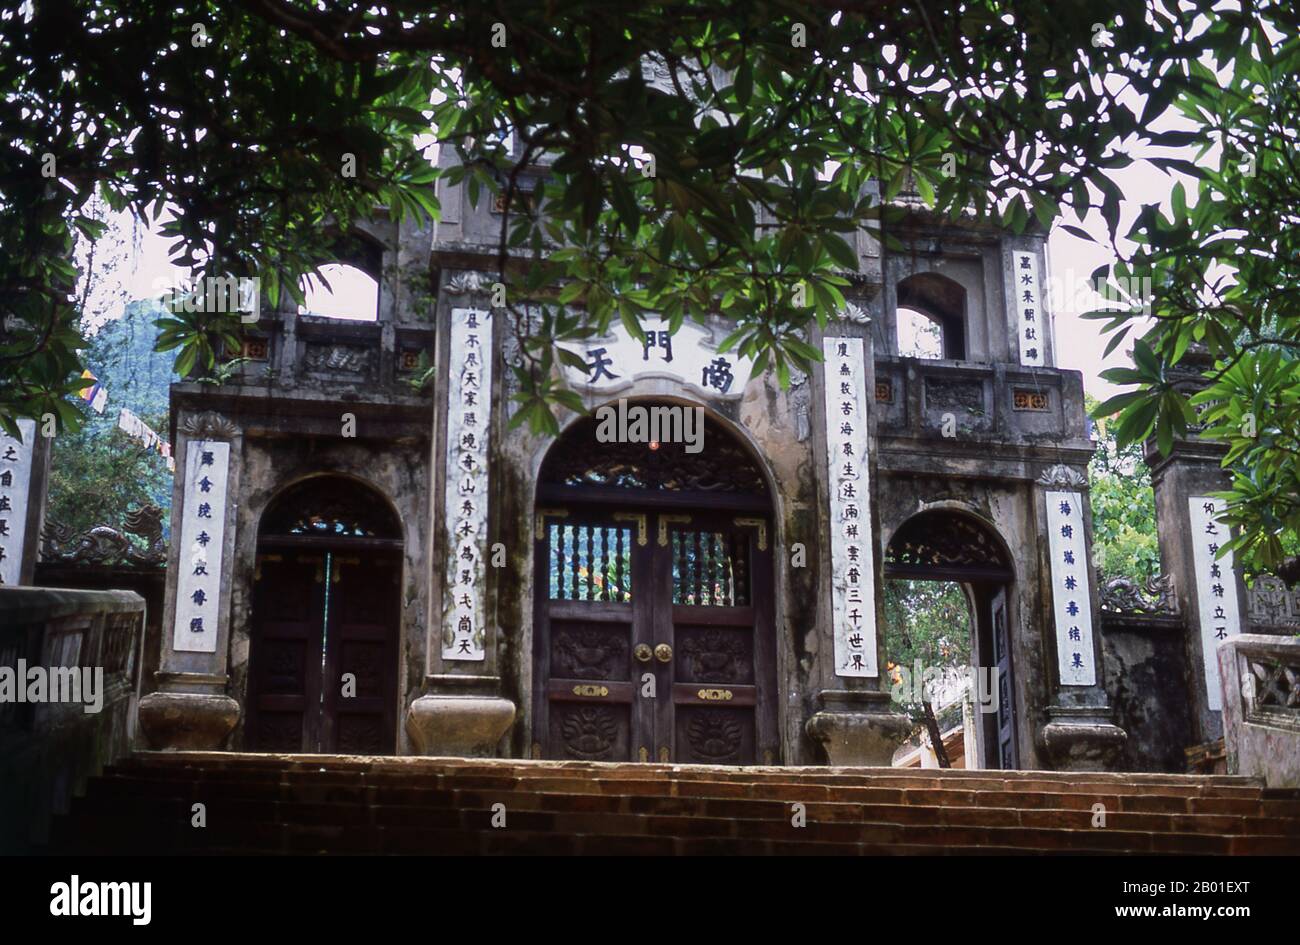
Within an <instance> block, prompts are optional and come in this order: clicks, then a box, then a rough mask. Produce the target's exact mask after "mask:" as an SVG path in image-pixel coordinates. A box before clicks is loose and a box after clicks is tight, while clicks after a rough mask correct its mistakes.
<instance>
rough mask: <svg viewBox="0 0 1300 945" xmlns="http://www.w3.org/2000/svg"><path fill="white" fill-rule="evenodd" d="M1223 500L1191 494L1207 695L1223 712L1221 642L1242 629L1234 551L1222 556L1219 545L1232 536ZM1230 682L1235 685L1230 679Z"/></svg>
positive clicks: (1189, 501)
mask: <svg viewBox="0 0 1300 945" xmlns="http://www.w3.org/2000/svg"><path fill="white" fill-rule="evenodd" d="M1223 508H1224V502H1223V500H1222V499H1212V498H1210V497H1209V496H1205V495H1194V496H1189V497H1188V499H1187V510H1188V515H1189V517H1190V519H1191V526H1192V531H1191V536H1192V566H1193V569H1194V571H1195V574H1196V612H1197V616H1198V617H1199V618H1200V622H1201V654H1202V656H1203V658H1204V661H1205V697H1206V700H1207V702H1208V704H1209V707H1210V709H1211V710H1212V711H1214V712H1221V711H1223V691H1222V689H1221V688H1220V685H1219V671H1218V669H1217V667H1218V665H1219V663H1218V653H1217V650H1218V648H1219V644H1220V643H1222V642H1223V641H1224V640H1226V639H1228V637H1235V636H1236V635H1237V634H1238V633H1240V632H1241V612H1240V610H1238V608H1237V576H1236V572H1234V571H1233V569H1232V552H1231V551H1229V552H1227V553H1226V554H1224V555H1223V556H1222V557H1219V548H1220V547H1221V546H1222V545H1225V544H1227V543H1228V539H1229V538H1231V537H1232V535H1231V532H1230V531H1229V530H1228V526H1227V525H1225V524H1223V523H1222V522H1220V521H1219V520H1218V516H1219V515H1221V514H1222V512H1223ZM1227 683H1228V685H1235V683H1234V682H1233V681H1232V680H1227Z"/></svg>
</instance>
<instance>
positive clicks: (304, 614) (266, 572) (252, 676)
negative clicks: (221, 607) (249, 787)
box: [244, 554, 325, 751]
mask: <svg viewBox="0 0 1300 945" xmlns="http://www.w3.org/2000/svg"><path fill="white" fill-rule="evenodd" d="M324 568H325V556H324V554H320V555H304V554H265V555H259V556H258V561H257V568H256V571H255V574H254V583H253V621H252V622H253V640H254V645H253V647H252V650H251V652H250V654H249V657H250V658H249V713H248V721H247V723H246V730H245V733H244V740H245V743H246V744H248V746H249V747H251V748H254V749H257V750H260V751H314V750H315V748H316V739H317V733H318V716H319V711H318V709H319V701H320V673H321V646H320V642H321V640H320V628H321V625H322V623H323V621H324V616H325V581H324Z"/></svg>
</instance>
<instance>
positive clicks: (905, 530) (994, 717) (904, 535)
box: [884, 510, 1020, 770]
mask: <svg viewBox="0 0 1300 945" xmlns="http://www.w3.org/2000/svg"><path fill="white" fill-rule="evenodd" d="M884 576H885V579H886V580H887V581H890V580H898V581H903V582H918V581H920V582H951V583H950V584H949V587H952V585H960V586H961V589H962V594H961V596H964V597H965V599H966V602H967V603H966V607H964V608H963V610H965V611H967V613H968V619H969V624H970V627H969V634H970V638H969V640H970V644H971V645H970V648H969V650H970V652H969V656H970V660H969V665H970V668H971V669H973V670H975V675H974V677H973V680H971V681H970V682H969V684H970V685H971V691H970V695H969V698H970V701H971V712H972V713H973V718H972V719H971V720H970V722H969V723H966V724H965V725H964V727H965V729H966V731H965V733H964V739H963V742H968V741H969V740H970V739H971V738H972V737H973V739H974V741H975V746H976V751H974V752H973V753H972V757H970V761H969V763H971V764H974V763H978V764H979V766H980V767H981V768H986V769H999V768H1000V769H1008V770H1012V769H1016V768H1018V767H1019V766H1020V754H1019V747H1018V742H1017V727H1016V722H1017V713H1016V705H1015V694H1016V687H1015V676H1014V666H1013V658H1012V639H1011V630H1010V620H1009V616H1008V605H1007V599H1008V589H1009V588H1010V587H1011V586H1012V584H1013V581H1014V572H1013V570H1012V567H1011V559H1010V555H1009V554H1008V553H1007V552H1006V549H1005V548H1004V547H1003V545H1002V542H1001V539H1000V538H998V537H997V535H996V534H995V533H994V532H993V531H992V529H991V528H990V527H989V526H988V525H987V524H986V523H984V522H982V521H979V520H977V519H975V518H974V517H973V516H970V515H965V514H962V513H958V512H949V511H943V510H932V511H927V512H922V513H920V514H918V515H914V516H913V517H912V518H910V519H908V520H907V521H905V522H904V523H903V524H902V525H901V526H900V527H899V528H898V530H897V531H895V532H894V534H893V536H892V537H891V538H890V540H889V544H888V546H887V547H886V550H885V563H884ZM925 586H927V587H928V586H931V584H929V583H927V584H926V585H925ZM957 590H958V589H957V588H955V587H953V588H952V593H954V594H955V593H957ZM906 668H907V669H909V670H911V669H912V667H906ZM926 668H927V669H928V668H929V667H926ZM913 675H915V674H914V673H913ZM944 742H945V744H946V743H947V742H948V734H947V733H944Z"/></svg>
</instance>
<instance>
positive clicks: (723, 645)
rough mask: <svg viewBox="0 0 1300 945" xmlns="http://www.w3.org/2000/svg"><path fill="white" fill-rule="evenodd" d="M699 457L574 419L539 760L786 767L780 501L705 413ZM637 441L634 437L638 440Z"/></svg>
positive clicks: (537, 694)
mask: <svg viewBox="0 0 1300 945" xmlns="http://www.w3.org/2000/svg"><path fill="white" fill-rule="evenodd" d="M631 408H645V409H646V410H647V411H650V410H657V409H665V410H673V409H675V410H678V411H681V410H690V411H700V413H699V414H697V415H696V416H698V417H701V418H702V420H703V431H704V439H703V443H702V449H700V450H699V451H698V452H694V453H692V452H688V450H687V448H686V444H685V443H683V442H658V443H648V442H645V441H644V440H641V441H639V442H602V440H608V439H609V438H608V437H607V436H598V433H599V425H598V422H597V420H596V419H595V417H589V418H586V419H584V420H582V421H579V422H578V423H576V424H574V425H573V426H572V427H571V428H570V429H569V430H567V431H566V432H565V433H564V434H563V435H561V436H560V438H559V439H558V440H556V442H555V443H554V444H553V445H552V447H551V449H550V450H549V452H548V453H547V455H546V458H545V461H544V462H543V464H542V467H541V471H540V475H539V484H538V490H537V506H536V521H535V527H536V532H535V536H534V537H535V545H534V547H535V560H536V587H537V594H536V601H535V621H534V637H533V639H534V647H533V650H534V654H533V659H534V686H533V692H534V696H533V720H534V721H533V732H534V735H533V748H532V753H533V755H534V757H544V758H557V759H570V760H582V761H658V762H678V763H693V764H755V763H763V764H775V763H778V762H779V760H780V748H779V737H778V734H777V701H776V700H777V693H776V640H775V634H774V629H773V567H772V535H773V531H772V518H771V508H772V507H771V499H770V496H769V493H768V487H767V482H766V480H765V478H764V476H763V474H762V471H761V470H760V468H759V466H758V464H757V462H756V461H755V460H754V458H753V456H752V455H750V453H749V452H748V450H747V449H746V448H745V447H744V446H743V445H742V444H741V443H740V442H738V441H737V439H736V438H735V437H734V436H733V435H732V434H731V433H730V432H729V431H727V430H726V429H724V428H723V426H722V425H721V424H719V423H717V422H715V421H713V420H712V419H709V418H704V417H703V411H702V410H701V409H700V408H698V407H692V406H690V405H682V404H668V403H658V402H636V403H633V404H631V405H630V408H629V413H630V410H631ZM631 438H632V437H628V439H631Z"/></svg>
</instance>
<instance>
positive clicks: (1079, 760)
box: [1038, 706, 1128, 771]
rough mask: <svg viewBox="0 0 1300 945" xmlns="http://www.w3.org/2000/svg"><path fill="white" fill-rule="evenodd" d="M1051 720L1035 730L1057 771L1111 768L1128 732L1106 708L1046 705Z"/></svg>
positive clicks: (1106, 769) (1040, 744) (1041, 745)
mask: <svg viewBox="0 0 1300 945" xmlns="http://www.w3.org/2000/svg"><path fill="white" fill-rule="evenodd" d="M1047 712H1048V715H1049V716H1051V719H1052V721H1050V722H1048V723H1047V724H1046V725H1044V726H1043V728H1042V730H1041V731H1039V733H1038V743H1039V747H1040V748H1041V749H1042V751H1043V754H1044V755H1045V756H1046V757H1047V758H1048V760H1049V761H1050V762H1051V765H1052V767H1053V768H1054V769H1055V770H1057V771H1111V770H1114V765H1115V761H1116V759H1117V758H1118V757H1119V753H1120V751H1121V750H1122V749H1123V747H1124V743H1125V742H1127V741H1128V733H1127V732H1126V731H1124V730H1123V729H1122V728H1120V727H1119V726H1118V725H1116V724H1114V723H1113V722H1111V721H1110V718H1109V711H1108V710H1089V709H1073V710H1063V709H1061V708H1060V707H1057V706H1049V707H1048V710H1047Z"/></svg>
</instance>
